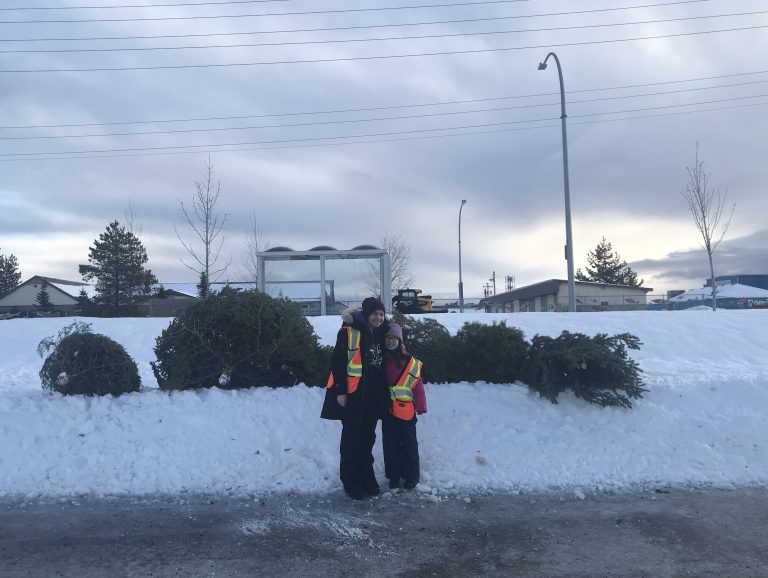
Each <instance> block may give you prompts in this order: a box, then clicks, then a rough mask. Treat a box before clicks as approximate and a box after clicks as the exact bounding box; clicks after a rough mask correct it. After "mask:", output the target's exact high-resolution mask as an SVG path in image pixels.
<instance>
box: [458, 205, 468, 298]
mask: <svg viewBox="0 0 768 578" xmlns="http://www.w3.org/2000/svg"><path fill="white" fill-rule="evenodd" d="M466 204H467V200H466V199H462V200H461V205H459V311H460V312H461V313H464V282H463V281H462V280H461V210H462V209H463V208H464V205H466Z"/></svg>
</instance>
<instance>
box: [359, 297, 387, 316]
mask: <svg viewBox="0 0 768 578" xmlns="http://www.w3.org/2000/svg"><path fill="white" fill-rule="evenodd" d="M374 311H384V312H386V311H387V310H386V309H385V308H384V303H382V302H381V301H380V300H379V299H377V298H376V297H366V298H365V299H363V317H365V318H366V319H368V317H369V316H370V315H371V313H373V312H374Z"/></svg>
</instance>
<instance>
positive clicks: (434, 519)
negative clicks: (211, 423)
mask: <svg viewBox="0 0 768 578" xmlns="http://www.w3.org/2000/svg"><path fill="white" fill-rule="evenodd" d="M434 500H439V499H438V498H437V497H434V496H429V495H427V494H423V493H413V492H407V493H404V494H402V495H397V496H393V497H383V498H378V499H372V500H366V501H363V502H353V501H351V500H349V499H348V498H346V497H345V496H343V495H341V494H340V493H338V494H331V495H325V496H315V495H312V496H297V495H284V494H283V495H279V494H275V495H271V496H263V497H256V498H231V497H227V498H225V497H221V496H215V497H207V496H193V497H178V496H175V497H162V498H160V497H157V498H151V499H143V498H135V497H134V498H112V499H94V498H88V499H85V498H84V499H78V500H74V501H73V500H67V501H62V502H47V503H39V502H36V501H35V502H26V503H25V502H20V501H13V502H7V501H6V502H0V576H2V577H3V578H15V577H17V576H33V577H36V578H37V577H52V576H72V577H78V578H85V577H91V576H94V577H95V576H99V577H102V576H110V577H112V576H115V577H119V576H185V577H194V576H269V577H272V576H286V577H295V576H324V577H331V576H350V577H352V576H354V577H359V576H403V577H417V576H418V577H422V576H427V577H428V576H439V577H441V578H444V577H453V576H535V577H555V576H557V577H569V578H571V577H579V576H583V577H590V578H592V577H599V576H621V577H631V576H638V577H639V576H647V577H653V578H658V577H667V576H695V577H703V576H713V577H714V576H717V577H729V578H730V577H749V578H753V577H760V576H765V577H768V490H765V489H753V490H733V491H723V490H707V491H671V492H669V493H659V492H643V493H633V494H618V495H616V494H614V495H605V494H603V495H595V496H593V495H587V496H584V497H583V498H582V497H581V496H578V495H574V494H573V493H569V494H565V495H562V496H557V495H546V496H541V495H518V496H510V495H495V496H469V497H467V496H462V495H459V496H456V497H451V498H450V499H442V500H440V501H434Z"/></svg>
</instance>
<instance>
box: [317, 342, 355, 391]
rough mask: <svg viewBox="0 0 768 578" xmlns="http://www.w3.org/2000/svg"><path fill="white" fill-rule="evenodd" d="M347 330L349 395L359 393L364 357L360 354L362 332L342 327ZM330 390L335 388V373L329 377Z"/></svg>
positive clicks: (328, 385) (328, 386)
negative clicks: (358, 387)
mask: <svg viewBox="0 0 768 578" xmlns="http://www.w3.org/2000/svg"><path fill="white" fill-rule="evenodd" d="M342 329H346V330H347V393H348V394H352V393H355V392H356V391H357V386H358V385H359V384H360V378H361V377H362V376H363V356H362V354H361V353H360V338H361V334H360V330H359V329H352V328H351V327H342ZM325 386H326V387H327V388H328V389H331V388H332V387H333V372H331V375H329V376H328V383H326V385H325Z"/></svg>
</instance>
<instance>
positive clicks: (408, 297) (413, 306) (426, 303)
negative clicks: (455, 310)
mask: <svg viewBox="0 0 768 578" xmlns="http://www.w3.org/2000/svg"><path fill="white" fill-rule="evenodd" d="M420 293H421V289H398V291H397V295H395V296H394V297H393V298H392V306H393V307H394V308H395V309H396V310H397V311H399V312H400V313H448V308H447V307H436V306H434V305H432V295H420Z"/></svg>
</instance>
